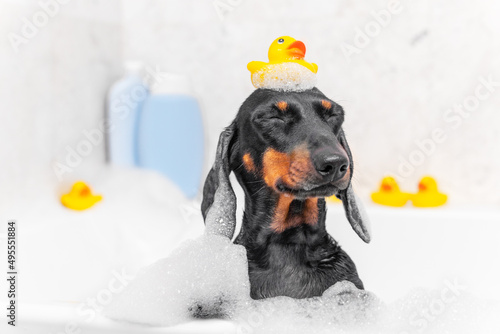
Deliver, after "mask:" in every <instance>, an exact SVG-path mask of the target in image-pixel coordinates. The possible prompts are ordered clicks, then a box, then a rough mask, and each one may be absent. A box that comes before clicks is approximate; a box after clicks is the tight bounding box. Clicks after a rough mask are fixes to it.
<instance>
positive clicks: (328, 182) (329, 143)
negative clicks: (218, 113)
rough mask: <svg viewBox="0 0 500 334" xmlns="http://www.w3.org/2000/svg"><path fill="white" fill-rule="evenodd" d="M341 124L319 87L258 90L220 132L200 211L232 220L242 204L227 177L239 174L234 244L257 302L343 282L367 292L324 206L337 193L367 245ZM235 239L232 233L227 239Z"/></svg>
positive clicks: (300, 294)
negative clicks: (241, 251) (243, 256)
mask: <svg viewBox="0 0 500 334" xmlns="http://www.w3.org/2000/svg"><path fill="white" fill-rule="evenodd" d="M343 121H344V111H343V109H342V107H341V106H340V105H338V104H337V103H335V102H334V101H332V100H330V99H328V98H327V97H326V96H325V95H323V93H321V92H320V91H319V90H318V89H317V88H313V89H311V90H307V91H301V92H280V91H274V90H269V89H257V90H256V91H254V92H253V93H252V94H251V95H250V96H249V97H248V98H247V100H246V101H245V102H244V103H243V104H242V106H241V108H240V110H239V112H238V114H237V116H236V118H235V120H234V121H233V122H232V124H231V125H230V126H229V127H227V128H226V129H225V130H224V131H223V132H222V134H221V137H220V140H219V146H218V150H217V157H216V161H215V164H214V166H213V168H212V169H211V171H210V172H209V175H208V176H207V179H206V181H205V186H204V189H203V202H202V213H203V217H204V219H205V221H206V222H207V215H208V214H209V211H211V209H213V212H215V211H217V212H219V213H220V211H221V210H222V211H224V210H229V211H231V212H229V214H228V217H233V218H231V219H234V208H232V209H231V208H230V209H227V207H228V206H234V205H235V198H234V192H233V191H232V188H231V185H230V183H229V178H228V176H229V173H230V172H231V171H232V172H234V173H235V175H236V177H237V179H238V182H239V183H240V185H241V187H242V188H243V190H244V192H245V210H244V216H243V222H242V227H241V231H240V233H239V235H238V237H237V238H236V240H235V243H236V244H240V245H243V246H244V247H245V248H246V251H247V257H248V270H249V277H250V286H251V297H252V298H254V299H261V298H269V297H275V296H289V297H293V298H307V297H313V296H320V295H321V294H322V293H323V292H324V291H325V290H326V289H328V288H329V287H330V286H332V285H333V284H335V283H336V282H339V281H342V280H347V281H350V282H352V283H354V284H355V285H356V287H358V288H360V289H363V283H362V282H361V280H360V278H359V277H358V273H357V271H356V266H355V265H354V263H353V261H352V260H351V259H350V257H349V256H348V255H347V254H346V253H345V252H344V251H343V250H342V249H341V248H340V246H339V245H338V244H337V242H336V241H335V240H334V239H333V238H332V237H331V236H330V235H329V234H328V233H327V231H326V228H325V218H326V206H325V199H324V198H325V197H327V196H331V195H336V196H337V197H338V198H340V199H341V200H342V202H343V206H344V209H345V212H346V216H347V219H348V221H349V222H350V224H351V226H352V227H353V229H354V230H355V231H356V233H357V234H358V235H359V236H360V237H361V238H362V239H363V240H364V241H365V242H369V241H370V235H369V232H368V229H367V226H366V221H364V215H363V214H362V212H361V211H360V208H359V207H358V205H357V203H356V200H355V196H354V194H353V192H352V188H351V185H350V183H351V178H352V175H353V161H352V156H351V152H350V150H349V146H348V145H347V142H346V139H345V136H344V132H343V130H342V123H343ZM215 207H216V208H215ZM222 221H223V219H222V218H221V219H220V222H222ZM222 225H224V224H222ZM217 228H220V229H223V227H221V226H219V227H217ZM226 228H227V226H226ZM233 233H234V227H229V231H226V232H224V231H223V232H222V234H225V235H227V236H228V237H230V238H231V237H232V235H233Z"/></svg>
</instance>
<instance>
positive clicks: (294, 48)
mask: <svg viewBox="0 0 500 334" xmlns="http://www.w3.org/2000/svg"><path fill="white" fill-rule="evenodd" d="M287 51H288V54H290V55H291V56H292V57H293V58H298V59H303V58H304V57H305V55H306V46H305V45H304V43H302V42H301V41H295V42H293V43H292V44H290V46H289V47H288V48H287Z"/></svg>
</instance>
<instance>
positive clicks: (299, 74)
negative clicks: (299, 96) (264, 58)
mask: <svg viewBox="0 0 500 334" xmlns="http://www.w3.org/2000/svg"><path fill="white" fill-rule="evenodd" d="M252 83H253V84H254V86H255V87H256V88H267V89H273V90H278V91H285V92H288V91H304V90H308V89H312V88H314V87H315V86H316V73H313V72H311V71H310V70H309V69H308V68H306V67H304V66H302V65H300V64H297V63H293V62H285V63H280V64H273V65H270V66H267V67H265V68H264V69H262V70H260V71H257V72H255V73H253V74H252Z"/></svg>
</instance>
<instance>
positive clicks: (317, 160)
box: [312, 150, 349, 181]
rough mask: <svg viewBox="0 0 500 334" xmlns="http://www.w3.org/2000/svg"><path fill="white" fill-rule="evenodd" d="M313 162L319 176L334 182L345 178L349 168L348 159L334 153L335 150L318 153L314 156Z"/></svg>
mask: <svg viewBox="0 0 500 334" xmlns="http://www.w3.org/2000/svg"><path fill="white" fill-rule="evenodd" d="M312 161H313V164H314V168H316V171H317V172H318V174H319V175H321V176H323V178H325V179H330V180H332V181H336V180H340V179H341V178H343V177H344V175H345V174H346V173H347V169H348V168H349V161H348V160H347V157H345V156H343V155H340V154H338V153H334V152H333V150H321V151H318V152H316V153H315V154H314V155H313V158H312Z"/></svg>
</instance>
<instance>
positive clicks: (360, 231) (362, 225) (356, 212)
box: [338, 129, 371, 243]
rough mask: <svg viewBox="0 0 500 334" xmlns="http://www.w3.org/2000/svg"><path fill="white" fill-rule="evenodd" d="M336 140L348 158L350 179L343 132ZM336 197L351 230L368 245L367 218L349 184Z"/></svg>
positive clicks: (347, 147)
mask: <svg viewBox="0 0 500 334" xmlns="http://www.w3.org/2000/svg"><path fill="white" fill-rule="evenodd" d="M338 139H339V142H340V144H341V145H342V147H343V148H344V150H345V151H346V152H347V155H348V156H349V160H350V161H351V164H350V166H349V168H350V170H351V177H352V173H353V171H354V168H353V163H352V154H351V150H350V149H349V145H348V144H347V140H346V139H345V135H344V130H342V129H340V132H339V135H338ZM338 197H340V199H341V200H342V204H343V205H344V210H345V215H346V217H347V220H348V221H349V223H350V224H351V226H352V229H353V230H354V231H355V232H356V233H357V235H358V236H359V237H360V238H361V239H363V241H364V242H366V243H369V242H370V240H371V236H370V228H369V221H368V216H367V215H366V213H365V210H364V207H363V204H362V203H361V201H360V200H359V198H358V197H357V196H356V195H355V194H354V191H353V190H352V186H351V183H350V182H349V186H348V187H347V188H346V189H345V190H341V191H340V192H339V194H338Z"/></svg>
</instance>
